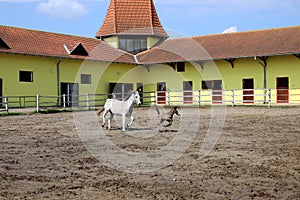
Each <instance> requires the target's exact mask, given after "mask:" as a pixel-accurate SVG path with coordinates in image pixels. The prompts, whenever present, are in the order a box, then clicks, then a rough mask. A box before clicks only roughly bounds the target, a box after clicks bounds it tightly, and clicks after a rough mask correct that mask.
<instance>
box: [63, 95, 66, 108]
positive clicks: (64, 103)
mask: <svg viewBox="0 0 300 200" xmlns="http://www.w3.org/2000/svg"><path fill="white" fill-rule="evenodd" d="M63 108H66V95H65V94H63Z"/></svg>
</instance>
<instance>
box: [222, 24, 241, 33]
mask: <svg viewBox="0 0 300 200" xmlns="http://www.w3.org/2000/svg"><path fill="white" fill-rule="evenodd" d="M235 32H237V27H236V26H231V27H229V28H227V29H225V30H224V31H223V32H222V33H235Z"/></svg>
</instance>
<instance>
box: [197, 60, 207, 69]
mask: <svg viewBox="0 0 300 200" xmlns="http://www.w3.org/2000/svg"><path fill="white" fill-rule="evenodd" d="M204 62H205V61H204V60H197V61H195V63H197V64H198V65H200V67H201V69H202V70H204Z"/></svg>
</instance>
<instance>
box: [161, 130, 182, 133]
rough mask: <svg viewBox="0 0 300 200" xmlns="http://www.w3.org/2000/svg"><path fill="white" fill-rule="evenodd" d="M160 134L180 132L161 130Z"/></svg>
mask: <svg viewBox="0 0 300 200" xmlns="http://www.w3.org/2000/svg"><path fill="white" fill-rule="evenodd" d="M158 132H160V133H169V132H170V133H177V132H178V130H159V131H158Z"/></svg>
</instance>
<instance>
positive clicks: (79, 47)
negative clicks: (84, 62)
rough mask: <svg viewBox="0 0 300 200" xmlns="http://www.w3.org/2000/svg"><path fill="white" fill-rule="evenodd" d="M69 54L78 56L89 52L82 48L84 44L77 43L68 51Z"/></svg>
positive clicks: (86, 54)
mask: <svg viewBox="0 0 300 200" xmlns="http://www.w3.org/2000/svg"><path fill="white" fill-rule="evenodd" d="M70 54H71V55H78V56H88V55H89V53H88V52H87V50H86V49H85V48H84V46H83V45H82V44H81V43H79V44H78V45H77V46H76V47H74V49H73V50H72V51H71V52H70Z"/></svg>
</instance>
